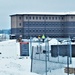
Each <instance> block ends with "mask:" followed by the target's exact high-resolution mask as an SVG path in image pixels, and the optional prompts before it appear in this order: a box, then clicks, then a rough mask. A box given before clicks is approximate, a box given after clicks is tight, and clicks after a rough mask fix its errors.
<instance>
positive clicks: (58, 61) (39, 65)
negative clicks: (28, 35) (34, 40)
mask: <svg viewBox="0 0 75 75" xmlns="http://www.w3.org/2000/svg"><path fill="white" fill-rule="evenodd" d="M58 46H59V45H58ZM62 47H63V48H66V51H68V52H66V51H65V50H63V51H62V50H61V48H60V47H59V49H58V48H55V49H56V50H57V51H56V50H54V51H53V53H54V54H53V55H54V56H52V50H49V42H45V46H42V45H41V44H39V45H36V46H33V47H32V54H31V71H32V72H35V73H38V74H44V73H47V72H48V71H51V70H56V69H59V68H64V66H65V65H67V64H70V63H71V53H70V49H71V48H70V47H71V45H70V44H68V46H66V47H64V46H62ZM62 52H63V53H62ZM57 54H58V55H57ZM67 58H68V59H67ZM46 75H47V74H46Z"/></svg>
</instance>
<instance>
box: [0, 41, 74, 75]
mask: <svg viewBox="0 0 75 75" xmlns="http://www.w3.org/2000/svg"><path fill="white" fill-rule="evenodd" d="M18 49H19V44H17V43H16V41H15V40H9V41H4V42H0V52H1V54H0V75H40V74H37V73H32V72H30V70H31V59H30V57H20V56H19V55H18V53H17V52H18V51H19V50H18ZM74 63H75V59H74V58H72V64H71V65H70V67H75V64H74ZM38 64H39V63H38ZM65 66H66V65H65ZM39 67H40V66H39ZM53 67H54V66H53ZM55 67H56V66H55ZM64 68H65V67H61V68H58V69H56V70H50V71H49V72H48V73H47V74H48V75H67V74H66V73H64ZM41 69H43V68H41ZM43 75H45V73H44V74H43ZM71 75H74V74H71Z"/></svg>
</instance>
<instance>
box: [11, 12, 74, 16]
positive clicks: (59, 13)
mask: <svg viewBox="0 0 75 75" xmlns="http://www.w3.org/2000/svg"><path fill="white" fill-rule="evenodd" d="M24 14H35V15H37V14H41V15H75V12H20V13H15V14H14V15H24ZM11 16H12V15H11Z"/></svg>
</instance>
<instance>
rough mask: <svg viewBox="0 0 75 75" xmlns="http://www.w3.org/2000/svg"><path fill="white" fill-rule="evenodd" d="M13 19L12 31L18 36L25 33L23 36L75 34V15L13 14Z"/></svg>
mask: <svg viewBox="0 0 75 75" xmlns="http://www.w3.org/2000/svg"><path fill="white" fill-rule="evenodd" d="M12 18H13V19H12ZM11 20H12V22H11V23H12V24H11V32H12V34H14V33H15V34H16V36H17V37H19V35H23V38H28V37H30V36H32V37H35V36H36V37H37V36H38V35H41V36H42V35H43V34H45V35H46V36H49V37H69V36H71V37H74V36H75V33H74V32H75V16H73V15H23V16H21V15H19V16H12V17H11ZM13 22H14V23H13ZM13 25H14V26H13Z"/></svg>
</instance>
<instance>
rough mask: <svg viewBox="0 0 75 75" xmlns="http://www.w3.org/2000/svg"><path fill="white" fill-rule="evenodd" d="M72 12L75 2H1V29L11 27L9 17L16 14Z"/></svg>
mask: <svg viewBox="0 0 75 75" xmlns="http://www.w3.org/2000/svg"><path fill="white" fill-rule="evenodd" d="M72 11H73V12H74V11H75V0H0V29H9V28H10V27H11V20H10V16H9V15H12V14H14V13H22V12H23V13H24V12H72Z"/></svg>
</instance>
